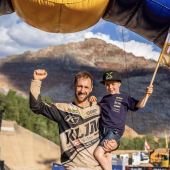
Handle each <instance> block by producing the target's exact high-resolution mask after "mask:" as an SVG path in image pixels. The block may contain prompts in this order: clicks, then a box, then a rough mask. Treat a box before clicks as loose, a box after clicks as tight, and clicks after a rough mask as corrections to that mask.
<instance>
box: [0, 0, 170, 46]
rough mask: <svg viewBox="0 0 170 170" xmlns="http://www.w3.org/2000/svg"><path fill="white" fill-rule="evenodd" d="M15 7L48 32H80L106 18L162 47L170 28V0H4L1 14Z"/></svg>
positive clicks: (32, 23)
mask: <svg viewBox="0 0 170 170" xmlns="http://www.w3.org/2000/svg"><path fill="white" fill-rule="evenodd" d="M13 11H15V12H16V13H17V14H18V15H19V16H20V17H21V18H23V20H24V21H25V22H27V23H28V24H30V25H32V26H34V27H36V28H38V29H41V30H44V31H47V32H60V33H70V32H76V31H80V30H83V29H86V28H88V27H90V26H92V25H94V24H95V23H96V22H97V21H98V20H99V19H100V18H103V19H104V20H107V21H109V22H113V23H115V24H118V25H122V26H124V27H126V28H128V29H130V30H131V31H134V32H136V33H138V34H139V35H141V36H143V37H145V38H146V39H148V40H150V41H152V42H154V43H155V44H157V45H158V46H159V47H162V46H163V44H164V42H165V39H166V36H167V34H168V29H169V28H170V0H0V15H3V14H7V13H11V12H13Z"/></svg>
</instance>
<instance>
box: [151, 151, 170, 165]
mask: <svg viewBox="0 0 170 170" xmlns="http://www.w3.org/2000/svg"><path fill="white" fill-rule="evenodd" d="M169 152H170V151H169V149H166V148H159V149H154V150H153V151H151V152H150V163H151V164H153V165H154V166H159V167H165V168H167V167H169V166H170V162H169Z"/></svg>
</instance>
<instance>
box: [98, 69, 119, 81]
mask: <svg viewBox="0 0 170 170" xmlns="http://www.w3.org/2000/svg"><path fill="white" fill-rule="evenodd" d="M121 79H122V78H121V75H120V74H119V73H118V72H116V71H106V72H105V73H104V74H103V80H102V81H100V83H102V84H105V81H118V82H121V81H122V80H121Z"/></svg>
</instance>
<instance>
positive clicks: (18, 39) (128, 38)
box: [0, 13, 160, 60]
mask: <svg viewBox="0 0 170 170" xmlns="http://www.w3.org/2000/svg"><path fill="white" fill-rule="evenodd" d="M122 31H123V37H122ZM86 38H99V39H102V40H104V41H106V42H107V43H111V44H114V45H116V46H118V47H119V48H122V49H124V50H125V51H127V52H131V53H133V54H134V55H136V56H143V57H145V58H147V59H154V60H157V59H158V57H159V54H160V49H159V48H158V47H157V46H155V45H154V44H153V43H151V42H149V41H147V40H145V39H144V38H143V37H141V36H139V35H137V34H135V33H133V32H131V31H129V30H127V29H126V28H124V27H121V26H117V25H115V24H113V23H110V22H106V21H104V20H100V21H99V22H98V23H97V24H96V25H95V26H93V27H91V28H89V29H87V30H83V31H81V32H77V33H71V34H59V33H47V32H44V31H41V30H39V29H36V28H33V27H31V26H30V25H27V24H26V23H25V22H23V21H22V20H21V19H20V18H19V17H18V16H17V15H16V14H15V13H13V14H10V15H4V16H1V17H0V57H1V58H2V57H6V56H10V55H14V54H21V53H23V52H25V51H37V50H39V49H41V48H47V47H48V46H53V45H59V44H66V43H69V42H78V41H83V40H84V39H86ZM123 38H124V40H125V42H123Z"/></svg>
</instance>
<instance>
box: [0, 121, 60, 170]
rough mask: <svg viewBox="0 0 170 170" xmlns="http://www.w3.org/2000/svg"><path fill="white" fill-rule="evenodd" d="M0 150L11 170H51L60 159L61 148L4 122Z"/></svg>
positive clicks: (14, 123) (10, 123) (0, 136)
mask: <svg viewBox="0 0 170 170" xmlns="http://www.w3.org/2000/svg"><path fill="white" fill-rule="evenodd" d="M44 146H45V147H44ZM0 149H1V155H0V156H1V158H0V159H1V160H4V161H5V164H6V165H7V166H8V167H10V169H11V170H51V166H52V163H53V162H56V161H58V162H59V159H60V148H59V146H57V145H55V144H54V143H52V142H51V141H49V140H47V139H45V138H43V137H41V136H39V135H37V134H35V133H33V132H31V131H29V130H27V129H25V128H23V127H21V126H19V125H17V124H16V122H12V121H3V122H2V127H1V131H0Z"/></svg>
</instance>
